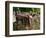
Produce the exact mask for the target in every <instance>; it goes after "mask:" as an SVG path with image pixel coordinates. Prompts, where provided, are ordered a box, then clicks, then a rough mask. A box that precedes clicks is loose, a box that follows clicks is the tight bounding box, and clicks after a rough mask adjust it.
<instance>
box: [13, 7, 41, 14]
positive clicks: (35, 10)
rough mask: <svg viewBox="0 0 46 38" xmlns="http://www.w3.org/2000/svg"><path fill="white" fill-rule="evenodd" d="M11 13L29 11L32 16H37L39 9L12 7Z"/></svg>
mask: <svg viewBox="0 0 46 38" xmlns="http://www.w3.org/2000/svg"><path fill="white" fill-rule="evenodd" d="M18 8H19V9H18ZM13 11H15V12H17V11H21V12H30V11H31V12H32V14H34V13H36V14H39V13H40V8H25V7H13Z"/></svg>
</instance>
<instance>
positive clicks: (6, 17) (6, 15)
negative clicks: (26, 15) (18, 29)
mask: <svg viewBox="0 0 46 38" xmlns="http://www.w3.org/2000/svg"><path fill="white" fill-rule="evenodd" d="M10 3H21V4H36V5H43V9H44V10H43V12H44V14H43V15H44V16H43V21H44V23H43V25H44V26H43V33H37V34H22V35H9V4H10ZM44 34H45V4H44V3H35V2H18V1H5V36H6V37H13V36H29V35H44Z"/></svg>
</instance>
